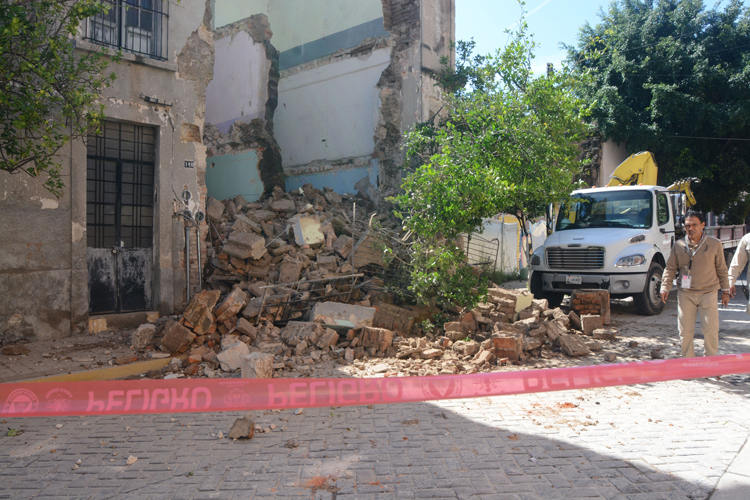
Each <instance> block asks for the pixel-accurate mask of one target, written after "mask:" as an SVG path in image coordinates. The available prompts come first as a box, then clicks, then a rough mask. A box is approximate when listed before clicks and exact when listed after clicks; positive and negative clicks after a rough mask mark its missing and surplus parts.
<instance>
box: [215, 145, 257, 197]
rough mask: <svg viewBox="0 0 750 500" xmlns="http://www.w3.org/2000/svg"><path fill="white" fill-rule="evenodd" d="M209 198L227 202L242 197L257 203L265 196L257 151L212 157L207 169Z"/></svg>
mask: <svg viewBox="0 0 750 500" xmlns="http://www.w3.org/2000/svg"><path fill="white" fill-rule="evenodd" d="M206 187H207V189H208V196H213V197H214V198H216V199H217V200H225V199H227V198H234V197H235V196H237V195H242V197H243V198H245V199H246V200H247V201H251V202H252V201H256V200H258V199H259V198H260V197H261V195H262V194H263V182H262V181H261V178H260V173H259V172H258V152H257V151H256V150H252V149H251V150H249V151H241V152H235V153H228V154H224V155H215V156H211V157H210V158H209V159H208V168H207V169H206Z"/></svg>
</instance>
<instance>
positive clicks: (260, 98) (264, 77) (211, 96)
mask: <svg viewBox="0 0 750 500" xmlns="http://www.w3.org/2000/svg"><path fill="white" fill-rule="evenodd" d="M214 50H215V54H216V56H215V57H216V59H215V64H214V72H215V75H216V78H214V79H213V80H212V81H211V83H210V84H209V85H208V89H207V91H206V121H207V122H209V123H212V124H214V125H216V126H217V127H218V128H219V130H220V131H222V132H224V133H226V132H228V131H229V126H230V125H231V124H232V123H234V122H235V121H236V120H240V119H242V120H245V121H252V120H254V119H256V118H261V119H263V118H264V117H265V114H266V101H268V73H269V71H270V69H271V61H270V60H269V59H268V57H266V48H265V47H264V46H263V44H262V43H257V42H255V41H254V40H253V38H252V36H251V35H250V33H248V32H246V31H240V32H239V33H237V34H236V35H234V36H226V37H224V38H221V39H218V40H216V42H215V46H214Z"/></svg>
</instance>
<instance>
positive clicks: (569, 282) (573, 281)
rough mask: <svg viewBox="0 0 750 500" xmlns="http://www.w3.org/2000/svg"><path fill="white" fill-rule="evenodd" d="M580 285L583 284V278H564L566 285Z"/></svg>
mask: <svg viewBox="0 0 750 500" xmlns="http://www.w3.org/2000/svg"><path fill="white" fill-rule="evenodd" d="M582 283H583V278H582V277H580V276H566V277H565V284H566V285H580V284H582Z"/></svg>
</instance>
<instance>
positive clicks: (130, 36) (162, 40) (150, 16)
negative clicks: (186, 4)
mask: <svg viewBox="0 0 750 500" xmlns="http://www.w3.org/2000/svg"><path fill="white" fill-rule="evenodd" d="M102 2H103V3H105V4H109V6H110V10H109V12H107V13H106V14H99V15H96V16H92V17H90V18H88V19H86V20H85V21H84V23H83V39H84V40H86V41H88V42H91V43H94V44H97V45H103V46H106V47H113V48H116V49H119V50H123V51H125V52H129V53H132V54H137V55H141V56H146V57H149V58H151V59H156V60H159V61H167V60H168V54H169V0H102ZM134 20H135V24H133V21H134ZM148 20H150V21H148ZM144 23H150V25H151V26H150V27H151V28H152V29H150V30H149V29H148V28H149V27H148V26H147V27H145V28H144ZM136 42H137V46H136ZM144 42H145V50H144Z"/></svg>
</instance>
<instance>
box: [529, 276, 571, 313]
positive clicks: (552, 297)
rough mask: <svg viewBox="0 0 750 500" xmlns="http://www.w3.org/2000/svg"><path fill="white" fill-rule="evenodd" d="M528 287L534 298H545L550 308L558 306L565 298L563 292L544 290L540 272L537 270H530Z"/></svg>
mask: <svg viewBox="0 0 750 500" xmlns="http://www.w3.org/2000/svg"><path fill="white" fill-rule="evenodd" d="M529 288H530V289H531V294H532V295H533V296H534V298H535V299H537V300H541V299H547V302H548V303H549V307H550V309H554V308H556V307H560V304H562V301H563V298H565V294H564V293H555V292H545V291H544V288H543V286H542V273H540V272H538V271H531V278H530V280H529Z"/></svg>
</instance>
